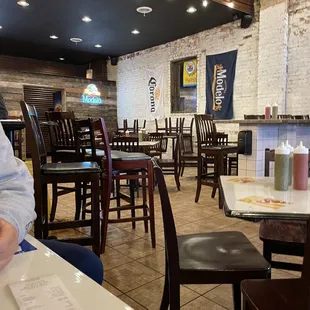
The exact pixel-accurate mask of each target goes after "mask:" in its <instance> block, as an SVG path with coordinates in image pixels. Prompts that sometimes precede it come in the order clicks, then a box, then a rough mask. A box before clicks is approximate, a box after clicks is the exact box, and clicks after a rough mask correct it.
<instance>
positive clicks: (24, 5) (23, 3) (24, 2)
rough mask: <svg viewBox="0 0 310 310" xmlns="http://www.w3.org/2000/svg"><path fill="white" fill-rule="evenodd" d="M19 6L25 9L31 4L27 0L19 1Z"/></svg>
mask: <svg viewBox="0 0 310 310" xmlns="http://www.w3.org/2000/svg"><path fill="white" fill-rule="evenodd" d="M17 4H18V5H20V6H23V7H26V6H29V3H28V2H27V1H26V0H21V1H17Z"/></svg>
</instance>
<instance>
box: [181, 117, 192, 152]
mask: <svg viewBox="0 0 310 310" xmlns="http://www.w3.org/2000/svg"><path fill="white" fill-rule="evenodd" d="M193 126H194V118H192V120H191V122H190V125H189V126H184V124H183V131H182V135H183V141H184V143H185V144H186V149H187V150H188V153H194V143H193Z"/></svg>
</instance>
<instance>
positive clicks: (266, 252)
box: [263, 241, 272, 264]
mask: <svg viewBox="0 0 310 310" xmlns="http://www.w3.org/2000/svg"><path fill="white" fill-rule="evenodd" d="M263 256H264V258H265V260H266V261H267V262H268V263H269V264H271V261H272V252H271V248H270V246H269V245H268V243H267V242H265V241H263Z"/></svg>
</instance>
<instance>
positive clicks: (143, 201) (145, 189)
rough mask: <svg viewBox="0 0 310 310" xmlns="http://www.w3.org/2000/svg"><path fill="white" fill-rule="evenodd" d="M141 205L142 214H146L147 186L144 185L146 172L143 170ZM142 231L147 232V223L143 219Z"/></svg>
mask: <svg viewBox="0 0 310 310" xmlns="http://www.w3.org/2000/svg"><path fill="white" fill-rule="evenodd" d="M142 176H143V178H142V205H143V216H147V215H148V212H147V197H146V196H147V195H146V191H147V186H146V174H145V171H142ZM144 231H145V232H146V233H148V232H149V223H148V220H145V221H144Z"/></svg>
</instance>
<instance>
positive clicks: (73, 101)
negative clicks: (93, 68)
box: [0, 71, 117, 130]
mask: <svg viewBox="0 0 310 310" xmlns="http://www.w3.org/2000/svg"><path fill="white" fill-rule="evenodd" d="M90 83H91V82H90V81H89V80H86V79H80V78H66V77H56V76H48V75H40V74H30V73H29V74H27V73H19V72H16V71H0V92H1V93H2V95H3V97H4V100H5V102H6V105H7V108H8V110H9V113H10V114H12V115H21V110H20V105H19V102H20V100H23V86H24V85H35V86H41V87H44V86H45V87H52V88H56V89H63V90H64V91H65V96H66V107H65V110H67V111H74V113H75V115H76V116H77V117H93V118H97V117H104V118H105V120H106V122H107V126H108V128H110V129H111V130H112V129H115V126H116V121H117V104H116V85H115V82H101V81H95V82H94V83H95V84H96V85H97V87H98V90H99V91H100V92H101V95H102V98H103V104H102V105H89V104H83V103H82V102H81V95H82V93H83V91H84V89H85V88H86V86H87V85H88V84H90Z"/></svg>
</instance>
